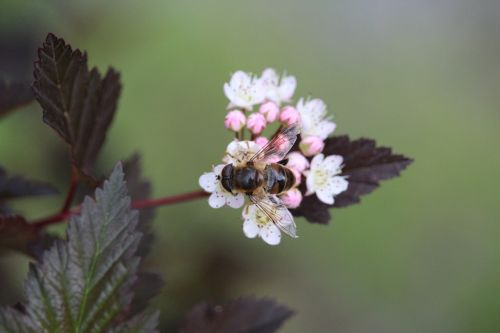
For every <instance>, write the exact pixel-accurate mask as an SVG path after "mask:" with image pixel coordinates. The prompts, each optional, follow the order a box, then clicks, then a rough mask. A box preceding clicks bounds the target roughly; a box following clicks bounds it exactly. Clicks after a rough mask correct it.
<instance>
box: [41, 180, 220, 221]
mask: <svg viewBox="0 0 500 333" xmlns="http://www.w3.org/2000/svg"><path fill="white" fill-rule="evenodd" d="M209 194H210V193H206V192H204V191H201V190H200V191H193V192H188V193H184V194H179V195H173V196H169V197H164V198H159V199H145V200H136V201H133V202H132V208H135V209H145V208H153V207H159V206H167V205H172V204H176V203H182V202H186V201H191V200H194V199H199V198H203V197H206V196H208V195H209ZM78 213H80V206H78V207H75V208H74V209H69V208H68V209H66V210H65V211H62V212H59V213H57V214H54V215H50V216H47V217H45V218H42V219H40V220H37V221H35V222H33V224H34V225H35V226H36V227H37V228H39V229H41V228H44V227H46V226H49V225H52V224H56V223H59V222H62V221H64V220H65V219H67V218H69V217H70V216H71V215H74V214H78Z"/></svg>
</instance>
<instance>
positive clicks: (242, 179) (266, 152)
mask: <svg viewBox="0 0 500 333" xmlns="http://www.w3.org/2000/svg"><path fill="white" fill-rule="evenodd" d="M299 133H300V128H299V125H298V124H292V125H290V126H288V127H285V128H283V129H282V130H281V131H279V132H278V133H276V134H275V135H274V136H273V138H272V139H271V140H270V141H269V142H268V143H267V144H266V145H265V146H264V147H262V148H261V149H260V150H259V151H258V152H257V153H256V154H255V155H253V156H252V157H251V158H249V159H246V160H240V159H238V160H237V162H236V163H235V164H233V163H230V164H227V165H226V166H225V167H224V168H223V169H222V172H221V174H220V176H219V177H220V178H219V179H220V181H221V185H222V187H224V189H225V190H227V191H229V192H231V193H233V194H235V193H243V194H246V195H247V196H248V197H249V199H250V201H251V202H252V203H253V204H254V205H255V206H257V207H258V208H259V209H260V210H261V211H262V212H263V213H264V214H265V215H266V216H267V217H268V218H269V219H270V220H271V221H272V222H273V223H274V224H275V225H276V226H278V227H279V228H280V229H281V231H283V232H284V233H286V234H288V235H289V236H291V237H293V238H296V237H297V227H296V225H295V222H294V220H293V216H292V214H291V213H290V211H289V210H288V208H287V207H286V206H285V205H284V204H283V202H282V201H281V199H280V198H278V195H280V194H282V193H284V192H286V191H288V190H289V189H291V188H292V187H293V186H294V185H295V181H296V179H295V176H294V174H293V172H292V170H290V169H289V168H287V167H286V166H285V164H286V163H287V161H286V160H284V158H285V156H286V154H288V152H289V151H290V149H291V148H292V147H293V145H294V143H295V141H296V140H297V135H298V134H299Z"/></svg>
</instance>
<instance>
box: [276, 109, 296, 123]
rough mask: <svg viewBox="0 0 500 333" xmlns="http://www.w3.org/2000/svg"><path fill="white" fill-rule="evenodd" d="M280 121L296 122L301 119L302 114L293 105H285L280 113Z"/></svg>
mask: <svg viewBox="0 0 500 333" xmlns="http://www.w3.org/2000/svg"><path fill="white" fill-rule="evenodd" d="M280 121H281V122H282V123H283V124H285V125H291V124H295V123H297V122H299V121H300V114H299V111H297V109H296V108H294V107H293V106H285V107H284V108H283V110H281V113H280Z"/></svg>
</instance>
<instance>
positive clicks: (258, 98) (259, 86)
mask: <svg viewBox="0 0 500 333" xmlns="http://www.w3.org/2000/svg"><path fill="white" fill-rule="evenodd" d="M265 98H266V87H265V85H264V84H263V82H262V81H261V80H254V82H253V83H252V95H251V100H252V101H251V103H250V105H249V106H251V105H254V104H259V103H262V102H263V101H264V99H265Z"/></svg>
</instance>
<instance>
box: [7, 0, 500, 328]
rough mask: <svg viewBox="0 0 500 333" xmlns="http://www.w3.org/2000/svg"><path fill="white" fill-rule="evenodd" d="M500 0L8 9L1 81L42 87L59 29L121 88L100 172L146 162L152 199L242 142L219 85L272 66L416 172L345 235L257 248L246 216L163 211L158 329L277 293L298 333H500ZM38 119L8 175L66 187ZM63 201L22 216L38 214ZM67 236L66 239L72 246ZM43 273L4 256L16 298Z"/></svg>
mask: <svg viewBox="0 0 500 333" xmlns="http://www.w3.org/2000/svg"><path fill="white" fill-rule="evenodd" d="M499 18H500V2H499V1H497V0H491V1H489V0H477V1H467V0H438V1H434V0H422V1H417V0H414V1H401V0H380V1H371V0H349V1H326V0H325V1H321V0H314V1H312V0H311V1H298V0H291V1H285V0H280V1H279V0H275V1H264V0H255V1H232V0H204V1H192V0H182V1H181V0H178V1H131V0H130V1H117V0H116V1H106V2H103V1H98V0H92V1H66V0H59V1H55V0H52V1H49V0H46V1H27V0H26V1H25V0H2V1H1V2H0V74H1V76H3V77H10V78H11V79H19V78H25V79H27V80H31V73H32V61H33V60H34V59H35V57H36V48H37V46H38V45H40V44H41V43H42V41H43V40H44V37H45V35H46V33H48V32H53V33H55V34H56V35H58V36H60V37H63V38H65V39H66V41H68V42H69V43H71V44H72V45H73V46H76V47H79V48H81V49H84V50H87V51H88V53H89V58H90V63H91V64H92V65H97V66H98V67H99V68H100V69H101V70H103V71H104V70H105V69H106V67H107V66H108V65H113V66H114V67H115V68H117V69H118V70H119V71H120V72H121V74H122V79H123V84H124V89H123V93H122V97H121V100H120V105H119V112H118V114H117V117H116V119H115V122H114V124H113V126H112V129H111V131H110V133H109V135H108V140H107V143H106V146H105V148H104V150H103V152H102V154H101V157H100V159H99V166H100V168H101V169H102V170H108V169H109V168H110V167H111V166H112V165H113V164H114V163H115V161H116V160H118V159H122V158H125V157H127V156H129V155H130V154H131V153H132V152H135V151H138V152H141V154H142V157H143V166H144V168H143V169H144V175H145V176H146V177H148V178H149V179H150V180H151V181H152V182H153V184H154V193H155V195H156V196H164V195H168V194H176V193H181V192H185V191H189V190H193V189H196V188H197V187H198V184H197V182H198V177H199V175H200V174H201V173H202V172H204V171H206V170H208V169H209V167H210V165H211V164H212V163H215V162H217V161H218V159H219V158H220V156H221V154H222V152H223V150H224V148H225V146H226V144H227V143H228V141H229V140H230V139H231V135H230V133H229V132H227V131H226V130H225V129H224V127H223V118H224V115H225V111H224V109H225V106H226V100H225V98H224V95H223V91H222V85H223V83H224V82H225V81H227V80H228V79H229V75H230V73H231V72H234V71H235V70H238V69H243V70H246V71H253V72H255V73H258V72H260V71H261V70H262V69H263V68H265V67H268V66H272V67H275V68H276V69H278V70H279V71H284V70H286V71H287V72H289V73H291V74H294V75H295V76H296V77H297V79H298V89H297V93H296V96H297V97H299V96H308V95H311V96H314V97H320V98H322V99H324V100H325V101H326V103H327V104H328V106H329V110H330V111H331V112H333V113H334V114H335V120H336V122H337V124H338V129H337V134H345V133H348V134H349V135H351V136H352V137H354V138H357V137H361V136H365V137H370V138H375V139H376V140H377V142H378V143H379V144H381V145H386V146H391V147H393V148H394V150H395V151H396V152H400V153H404V154H406V155H408V156H410V157H413V158H414V159H415V163H414V164H413V165H411V166H410V167H409V169H408V170H407V171H405V172H404V173H403V176H402V177H401V178H397V179H394V180H391V181H388V182H385V183H384V184H383V185H382V187H381V188H380V189H378V190H377V191H376V192H374V193H373V194H371V195H369V196H367V197H365V198H364V199H363V200H362V204H361V205H357V206H351V207H349V208H346V209H340V210H335V211H333V215H334V220H333V221H332V223H331V224H330V225H329V226H320V225H311V224H308V223H306V222H305V221H304V220H302V219H299V220H298V226H299V232H300V238H299V239H298V240H294V241H292V240H289V239H285V240H284V241H283V242H282V244H281V245H280V246H279V247H275V248H271V247H268V246H266V245H265V244H264V243H263V242H261V241H259V240H248V239H246V238H245V237H244V236H243V234H242V231H241V220H240V216H239V211H236V210H231V209H221V210H214V209H211V208H209V206H208V204H207V203H206V201H204V200H200V201H197V202H191V203H186V204H182V205H178V206H169V207H163V208H160V209H158V211H157V217H156V219H155V222H154V229H155V234H156V241H155V243H154V246H153V251H152V253H151V255H150V256H149V257H148V259H147V266H148V269H149V270H152V271H156V272H158V273H160V274H161V275H162V277H163V278H164V280H165V281H166V286H165V287H164V288H163V290H162V292H161V294H159V295H158V297H157V298H156V300H155V302H154V306H156V307H159V308H161V310H162V332H163V331H173V329H174V328H175V327H177V326H178V324H179V320H181V318H182V314H183V313H184V312H185V311H186V310H187V309H188V308H190V307H191V306H192V305H193V304H195V303H196V302H198V301H201V300H214V301H224V300H226V299H229V298H232V297H234V296H238V295H257V296H270V297H273V298H275V299H277V300H278V301H279V302H281V303H283V304H286V305H288V306H290V307H291V308H293V309H295V310H296V312H297V313H296V315H295V316H294V317H293V318H292V319H291V320H290V321H288V322H287V323H286V325H285V326H284V327H283V329H282V332H290V333H294V332H343V333H368V332H370V333H376V332H381V333H382V332H384V333H389V332H408V333H412V332H414V333H420V332H455V333H456V332H458V333H460V332H464V333H465V332H484V333H487V332H499V331H500V282H499V281H500V265H499V264H500V237H499V236H500V176H499V172H500V154H499V153H500V149H499V145H500V112H499V111H500V19H499ZM40 119H41V111H40V109H39V107H38V106H36V105H32V106H31V107H28V108H25V109H23V110H21V111H18V112H15V113H13V114H11V115H9V116H8V117H6V118H4V119H2V121H1V122H0V164H1V165H3V166H5V167H6V168H7V169H8V170H10V171H12V172H15V173H18V174H27V175H32V177H35V178H39V179H45V180H48V181H51V182H54V183H56V184H57V185H58V187H59V188H60V189H61V192H63V193H64V191H65V188H66V186H67V182H68V178H69V175H68V171H69V170H67V168H65V167H64V166H65V163H66V162H67V160H68V157H67V152H66V147H65V146H64V145H63V144H62V143H61V141H60V140H59V139H58V138H57V137H56V134H55V133H54V132H53V131H52V130H51V129H49V128H48V127H47V126H45V125H44V124H43V123H42V122H41V120H40ZM62 197H63V196H62V195H61V196H59V197H55V198H47V199H36V200H24V201H21V202H19V203H18V204H17V205H16V208H17V209H19V210H24V211H27V214H28V215H29V216H30V217H40V216H43V215H45V214H48V213H51V212H53V211H55V210H56V209H58V208H59V206H60V204H61V201H62V200H63V199H62ZM61 230H62V227H58V228H56V229H55V231H61ZM26 270H27V259H26V258H24V257H23V256H21V255H17V254H9V255H4V256H2V257H1V258H0V274H1V277H2V279H1V280H2V281H1V290H0V300H1V302H2V304H11V303H14V302H16V301H17V300H19V299H20V298H21V297H22V293H21V288H22V282H23V278H24V275H25V273H26Z"/></svg>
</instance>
